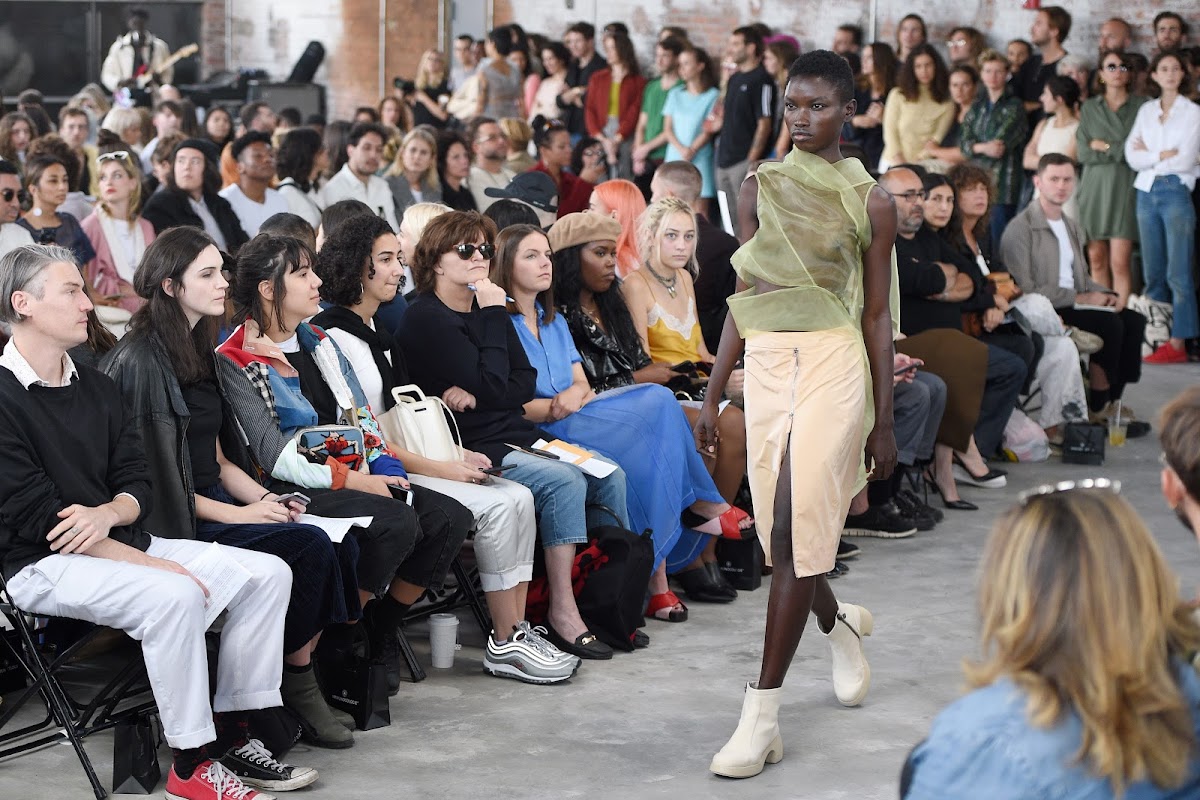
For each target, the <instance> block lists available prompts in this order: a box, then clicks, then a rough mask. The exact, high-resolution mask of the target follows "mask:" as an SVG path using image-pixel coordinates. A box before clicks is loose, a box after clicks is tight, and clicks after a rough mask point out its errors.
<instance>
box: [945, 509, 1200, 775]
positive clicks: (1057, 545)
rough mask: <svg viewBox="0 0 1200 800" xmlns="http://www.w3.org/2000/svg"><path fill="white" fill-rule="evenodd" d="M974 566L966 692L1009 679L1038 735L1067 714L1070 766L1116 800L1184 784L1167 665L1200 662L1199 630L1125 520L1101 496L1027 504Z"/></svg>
mask: <svg viewBox="0 0 1200 800" xmlns="http://www.w3.org/2000/svg"><path fill="white" fill-rule="evenodd" d="M982 563H983V564H984V565H985V566H984V568H983V575H982V577H981V579H980V588H979V613H980V618H981V623H982V629H981V632H980V640H981V642H982V647H983V656H982V658H981V659H979V660H978V661H974V662H967V663H966V664H965V671H966V675H967V680H968V683H969V685H970V686H971V687H973V688H974V687H980V686H987V685H990V684H992V683H994V682H995V681H996V680H998V679H1001V678H1009V679H1011V680H1012V681H1013V682H1014V683H1015V684H1016V685H1017V686H1018V687H1019V688H1020V689H1021V690H1022V691H1023V692H1024V693H1025V695H1026V696H1028V698H1029V702H1028V705H1027V711H1028V714H1029V720H1030V722H1031V724H1032V725H1034V726H1035V727H1038V728H1048V727H1050V726H1052V725H1054V724H1056V723H1057V722H1059V721H1060V720H1061V719H1062V717H1063V715H1064V714H1066V713H1068V712H1071V711H1074V712H1075V713H1076V714H1078V715H1079V718H1080V720H1081V721H1082V723H1083V735H1082V742H1081V745H1080V748H1079V752H1078V753H1077V757H1078V759H1079V762H1080V763H1081V764H1083V765H1086V767H1087V768H1089V769H1090V771H1092V772H1093V773H1094V774H1096V775H1099V776H1100V777H1102V778H1105V779H1107V780H1108V781H1109V782H1110V783H1111V785H1112V787H1113V790H1114V792H1115V793H1116V794H1117V795H1118V796H1120V795H1121V793H1123V792H1124V790H1125V788H1126V787H1128V785H1129V784H1131V783H1133V782H1135V781H1139V780H1150V781H1153V782H1154V783H1155V784H1156V785H1158V786H1160V787H1163V788H1166V787H1172V786H1178V785H1179V784H1180V783H1182V782H1183V780H1184V778H1185V777H1186V775H1187V770H1188V763H1189V760H1190V758H1191V757H1192V755H1193V753H1194V752H1195V746H1196V742H1195V738H1194V733H1193V721H1192V709H1191V708H1190V707H1189V704H1188V701H1187V699H1186V698H1185V697H1184V695H1183V692H1182V691H1181V690H1180V687H1179V684H1178V682H1177V679H1176V675H1175V671H1174V670H1175V668H1176V667H1177V666H1178V663H1172V657H1178V658H1184V657H1185V654H1188V653H1191V652H1194V651H1196V649H1197V648H1200V627H1198V626H1197V623H1196V621H1195V619H1194V617H1193V616H1192V610H1191V608H1190V607H1189V606H1187V605H1185V604H1184V603H1183V602H1182V601H1181V599H1180V596H1179V590H1178V587H1177V585H1176V579H1175V577H1174V576H1173V575H1172V573H1171V570H1170V569H1169V568H1168V567H1167V564H1166V561H1165V560H1164V559H1163V556H1162V553H1161V552H1160V551H1159V549H1158V546H1157V545H1156V544H1155V542H1154V539H1153V537H1152V536H1151V535H1150V532H1149V531H1148V530H1147V529H1146V526H1145V525H1144V524H1143V523H1142V521H1141V519H1139V518H1138V515H1137V513H1136V512H1135V511H1134V510H1133V507H1132V506H1130V505H1129V503H1127V502H1126V501H1125V500H1123V499H1122V498H1121V497H1119V496H1118V495H1116V494H1115V493H1113V492H1111V491H1106V490H1103V489H1076V490H1072V491H1067V492H1057V493H1054V494H1048V495H1041V496H1035V497H1033V498H1032V499H1030V500H1029V501H1028V503H1027V504H1026V505H1024V506H1020V507H1018V508H1015V509H1013V510H1012V511H1010V512H1008V514H1006V515H1004V516H1003V517H1002V518H1001V519H1000V520H999V521H998V522H997V523H996V526H995V527H994V528H993V530H992V534H991V537H990V538H989V540H988V544H987V548H986V551H985V553H984V556H983V561H982Z"/></svg>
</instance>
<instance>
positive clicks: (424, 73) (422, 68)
mask: <svg viewBox="0 0 1200 800" xmlns="http://www.w3.org/2000/svg"><path fill="white" fill-rule="evenodd" d="M435 56H440V57H441V59H442V69H441V72H434V70H433V69H432V68H431V67H430V65H429V64H430V62H431V61H432V60H433V58H434V57H435ZM445 80H446V54H445V53H443V52H442V51H441V50H426V51H425V52H424V53H422V54H421V61H420V62H419V63H418V64H417V74H416V75H415V76H414V77H413V83H415V84H416V85H417V88H418V89H421V90H422V91H423V90H425V89H436V88H437V87H439V86H441V85H442V83H443V82H445ZM433 99H434V100H437V98H436V97H435V98H433Z"/></svg>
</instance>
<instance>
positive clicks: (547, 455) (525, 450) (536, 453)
mask: <svg viewBox="0 0 1200 800" xmlns="http://www.w3.org/2000/svg"><path fill="white" fill-rule="evenodd" d="M505 444H506V445H507V446H508V447H511V448H512V449H513V450H520V451H521V452H522V453H528V454H529V455H531V456H539V457H541V458H548V459H550V460H551V461H562V459H561V458H559V457H558V456H556V455H554V453H547V452H545V451H544V450H534V449H533V448H532V447H522V446H521V445H519V444H510V443H508V442H505Z"/></svg>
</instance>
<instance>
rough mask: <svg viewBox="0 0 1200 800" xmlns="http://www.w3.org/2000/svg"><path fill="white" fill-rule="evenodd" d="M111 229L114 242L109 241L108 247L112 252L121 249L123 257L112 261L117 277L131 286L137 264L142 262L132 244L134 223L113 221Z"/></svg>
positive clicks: (134, 245)
mask: <svg viewBox="0 0 1200 800" xmlns="http://www.w3.org/2000/svg"><path fill="white" fill-rule="evenodd" d="M112 229H113V233H114V234H115V238H116V241H110V242H109V243H108V246H109V248H110V249H113V250H115V249H116V248H118V247H119V248H121V254H122V255H124V256H125V257H124V258H123V259H121V260H120V261H117V259H113V261H114V262H115V264H116V267H117V275H118V276H120V278H121V280H123V281H125V282H126V283H130V284H131V283H133V276H134V274H136V273H137V265H138V262H139V261H141V260H142V258H141V253H139V252H138V251H137V245H136V244H135V242H134V236H133V233H134V223H132V222H125V221H124V220H120V219H115V220H113V225H112Z"/></svg>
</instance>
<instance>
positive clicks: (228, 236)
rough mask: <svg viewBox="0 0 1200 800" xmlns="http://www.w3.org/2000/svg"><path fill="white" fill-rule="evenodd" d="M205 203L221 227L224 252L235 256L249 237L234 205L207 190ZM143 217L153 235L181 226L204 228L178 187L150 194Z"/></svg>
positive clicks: (186, 197)
mask: <svg viewBox="0 0 1200 800" xmlns="http://www.w3.org/2000/svg"><path fill="white" fill-rule="evenodd" d="M204 204H205V205H206V206H208V213H210V214H212V215H213V219H215V220H216V221H217V227H218V228H220V229H221V235H222V236H224V237H225V250H226V252H228V253H229V254H230V255H237V251H238V248H239V247H241V246H242V245H244V244H245V243H246V242H248V241H249V240H250V237H249V236H247V235H246V232H245V231H244V230H242V223H241V221H240V220H239V219H238V217H237V214H235V213H234V211H233V206H231V205H229V201H228V200H226V199H225V198H224V197H221V195H219V194H209V193H207V192H206V193H205V194H204ZM142 216H143V217H144V218H145V219H146V221H147V222H149V223H150V224H151V225H152V226H154V233H155V234H161V233H162V232H163V231H165V230H167V229H168V228H177V227H180V226H182V225H190V226H191V227H193V228H199V229H200V230H204V223H203V222H202V221H201V220H200V216H199V215H198V214H196V212H195V211H193V210H192V206H191V204H190V203H189V202H188V196H187V194H186V193H184V192H181V191H179V190H178V189H170V188H165V189H160V190H158V191H157V192H155V193H154V194H152V195H150V199H149V200H147V201H146V206H145V208H143V209H142Z"/></svg>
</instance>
